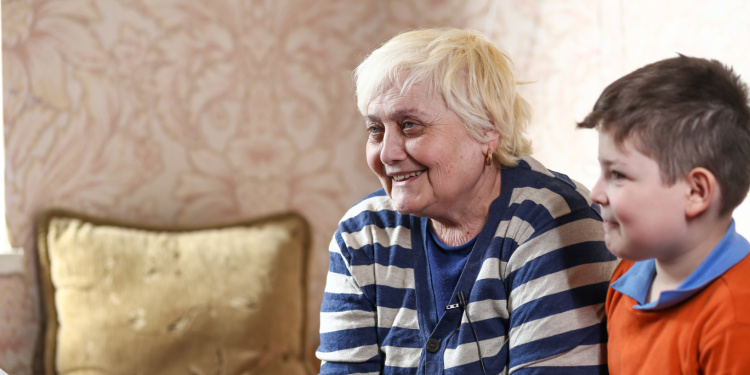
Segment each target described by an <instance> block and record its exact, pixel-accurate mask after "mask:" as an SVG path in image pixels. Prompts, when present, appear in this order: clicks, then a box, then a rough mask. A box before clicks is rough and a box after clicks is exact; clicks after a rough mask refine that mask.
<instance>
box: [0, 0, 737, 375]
mask: <svg viewBox="0 0 750 375" xmlns="http://www.w3.org/2000/svg"><path fill="white" fill-rule="evenodd" d="M748 16H750V6H749V5H747V4H745V2H743V1H741V0H731V1H730V0H726V1H716V2H710V3H709V2H702V1H698V0H688V1H677V0H668V1H662V2H659V3H658V4H653V2H650V1H646V0H638V1H622V0H620V1H612V2H599V1H596V0H576V1H566V2H559V1H552V0H548V1H533V2H530V1H522V0H500V1H498V0H494V1H493V0H471V1H466V0H420V1H411V0H382V1H375V0H372V1H337V0H318V1H314V2H311V1H305V0H279V1H270V0H232V1H186V0H158V1H149V0H2V37H3V50H2V51H3V52H2V53H3V81H4V82H3V99H4V103H3V105H4V131H5V138H6V149H5V153H6V176H5V183H6V197H5V198H6V205H7V214H6V216H7V221H8V226H9V234H10V237H11V242H12V243H13V245H14V246H23V247H24V248H25V249H26V254H27V257H26V262H27V272H26V273H24V274H23V275H11V276H0V368H2V369H4V370H5V371H6V372H8V373H11V374H14V375H15V374H29V373H30V372H31V358H32V353H33V349H34V345H35V340H36V336H37V334H38V330H39V315H40V312H39V303H38V301H37V299H38V293H37V284H36V274H35V271H34V266H33V265H34V263H35V261H36V260H35V257H36V255H35V249H34V244H33V237H32V232H33V220H34V217H35V215H36V214H38V213H39V212H40V211H41V210H43V209H45V208H47V207H53V206H54V207H63V208H68V209H73V210H76V211H82V212H86V213H89V214H92V215H97V216H107V217H111V218H117V219H121V220H128V221H133V222H140V223H150V224H162V225H189V226H195V225H209V224H217V223H221V222H230V221H235V220H240V219H245V218H252V217H257V216H260V215H263V214H266V213H271V212H277V211H284V210H295V211H298V212H300V213H302V214H303V215H305V216H306V217H307V218H308V219H309V220H310V221H311V223H312V225H313V227H314V245H315V248H314V254H313V257H312V259H311V263H310V268H309V269H310V290H309V293H310V299H311V301H312V303H311V305H312V306H311V308H310V311H309V316H310V320H311V327H310V332H309V333H310V337H311V338H310V342H309V348H308V349H309V350H308V351H309V353H310V356H311V357H312V352H313V351H314V348H315V347H316V340H317V320H318V316H317V315H318V312H317V310H318V306H319V302H320V300H321V298H322V290H323V283H324V280H325V272H326V269H327V264H328V254H327V244H328V242H329V240H330V237H331V235H332V233H333V231H334V230H335V227H336V223H337V221H338V219H339V218H340V216H341V215H342V214H343V213H344V211H345V210H346V209H347V208H348V207H349V206H351V205H352V204H354V203H355V202H356V201H357V200H359V199H360V198H361V197H363V196H364V195H365V194H367V193H369V192H370V191H372V190H375V189H377V188H378V187H379V185H378V183H377V180H376V179H375V178H374V177H373V176H372V175H371V172H370V171H369V170H368V168H367V166H366V164H365V161H364V149H363V146H364V140H365V131H364V126H362V121H361V120H360V118H359V115H358V113H357V111H356V108H355V103H354V98H353V87H352V86H353V85H352V82H351V71H352V69H353V68H354V67H356V65H357V64H358V63H359V61H361V59H362V58H363V57H364V56H365V55H366V54H367V53H368V52H369V51H370V50H372V49H373V48H375V47H376V46H377V45H378V44H379V43H381V42H383V41H384V40H386V39H388V38H389V37H391V36H393V35H395V34H396V33H398V32H400V31H404V30H408V29H413V28H417V27H428V26H456V27H464V28H473V29H478V30H480V31H483V32H485V33H486V34H487V35H489V36H490V38H492V39H493V40H495V41H496V42H497V43H498V45H499V46H500V47H501V48H503V49H505V50H507V51H508V52H509V53H510V55H511V56H512V57H513V58H514V60H515V61H516V64H517V68H518V70H519V72H520V74H521V77H522V78H523V79H524V80H526V81H528V82H529V84H528V85H526V86H525V87H524V89H523V90H524V93H525V95H526V97H527V99H528V100H529V101H530V102H531V103H532V105H533V106H534V107H535V116H536V117H535V120H534V123H533V125H532V130H531V135H532V138H533V139H534V142H535V150H536V156H537V157H538V158H539V159H541V160H542V161H543V162H545V163H547V164H548V165H549V166H550V167H551V168H554V169H556V170H558V171H561V172H563V173H567V174H569V175H570V176H571V177H574V178H576V179H579V180H581V181H582V182H584V183H586V184H587V185H589V186H590V185H591V184H593V182H594V181H595V179H596V175H597V173H598V167H597V164H596V136H595V134H593V132H588V133H587V132H579V131H575V130H574V127H575V121H576V120H580V119H582V117H583V116H584V115H585V114H586V111H588V109H589V108H590V107H591V105H592V104H593V102H594V100H595V99H596V97H597V96H598V94H599V92H600V91H601V89H602V88H603V87H604V86H605V85H606V84H608V83H609V82H610V81H611V80H613V79H615V78H617V77H618V76H620V75H622V74H624V73H626V72H629V71H630V70H632V69H634V68H636V67H639V66H641V65H643V64H645V63H647V62H651V61H654V60H657V59H660V58H663V57H668V56H673V55H674V53H675V52H682V53H686V54H692V55H700V56H707V57H715V58H718V59H720V60H722V61H724V62H726V63H730V64H732V65H735V67H736V68H737V70H738V71H740V72H748V74H750V52H748V51H747V49H745V48H738V47H737V46H740V45H742V44H743V43H744V42H745V41H747V40H750V35H749V34H750V28H748V27H747V26H746V25H745V24H746V20H747V19H748ZM743 212H744V208H743V209H741V212H740V213H739V215H746V214H744V213H743ZM738 221H741V219H739V218H738ZM745 221H748V224H749V225H750V220H745Z"/></svg>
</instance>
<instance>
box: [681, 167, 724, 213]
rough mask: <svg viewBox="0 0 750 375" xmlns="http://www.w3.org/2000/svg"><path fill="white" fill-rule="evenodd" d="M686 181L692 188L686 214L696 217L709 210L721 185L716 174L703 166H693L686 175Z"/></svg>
mask: <svg viewBox="0 0 750 375" xmlns="http://www.w3.org/2000/svg"><path fill="white" fill-rule="evenodd" d="M685 181H686V182H687V184H688V187H689V188H690V191H689V193H688V199H687V202H686V206H685V214H686V215H687V217H688V218H694V217H696V216H698V215H700V214H701V213H703V212H705V211H706V210H708V208H709V207H711V204H712V203H713V201H714V198H717V197H718V194H719V191H718V190H719V185H718V183H717V182H716V176H714V174H713V173H711V171H709V170H708V169H706V168H703V167H696V168H693V169H692V170H691V171H690V172H688V174H687V176H685Z"/></svg>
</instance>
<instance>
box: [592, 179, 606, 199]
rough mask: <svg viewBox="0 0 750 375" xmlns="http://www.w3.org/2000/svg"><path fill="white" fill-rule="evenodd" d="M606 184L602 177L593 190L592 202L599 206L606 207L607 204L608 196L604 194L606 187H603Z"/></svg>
mask: <svg viewBox="0 0 750 375" xmlns="http://www.w3.org/2000/svg"><path fill="white" fill-rule="evenodd" d="M603 184H604V181H603V179H602V177H601V176H600V177H599V178H598V179H597V180H596V183H595V184H594V187H593V188H591V200H592V201H593V202H594V203H596V204H598V205H602V206H603V205H606V204H607V203H608V202H607V195H606V194H605V193H604V187H603V186H602V185H603Z"/></svg>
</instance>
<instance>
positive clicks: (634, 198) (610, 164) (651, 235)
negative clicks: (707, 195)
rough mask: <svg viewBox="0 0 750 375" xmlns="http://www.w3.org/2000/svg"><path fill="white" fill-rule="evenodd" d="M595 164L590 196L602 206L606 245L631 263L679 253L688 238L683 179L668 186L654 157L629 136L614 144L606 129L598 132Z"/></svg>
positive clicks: (686, 196) (685, 194) (685, 191)
mask: <svg viewBox="0 0 750 375" xmlns="http://www.w3.org/2000/svg"><path fill="white" fill-rule="evenodd" d="M599 164H600V165H601V168H602V170H601V176H600V177H599V180H597V182H596V185H594V188H593V189H592V190H591V198H592V199H593V201H594V202H595V203H598V204H600V205H601V206H602V210H601V212H602V219H603V220H604V222H603V226H604V241H605V243H606V244H607V248H609V250H610V251H611V252H612V253H613V254H614V255H616V256H618V257H620V258H624V259H628V260H634V261H638V260H643V259H648V258H662V257H667V258H668V257H671V256H675V255H678V253H679V252H680V251H682V249H683V248H684V246H683V244H682V241H684V239H686V238H687V226H686V217H685V207H686V206H685V205H686V201H687V198H688V196H689V192H690V187H689V186H688V185H687V183H686V182H685V181H684V180H683V179H678V180H677V181H676V182H675V183H674V184H672V185H667V184H666V183H665V182H664V181H663V180H662V177H661V169H660V168H659V165H658V164H657V163H656V161H655V160H654V159H652V158H650V157H648V156H646V155H644V154H642V153H641V152H640V151H638V150H637V149H636V148H635V147H634V145H633V142H631V139H629V138H628V139H626V140H625V141H624V142H623V143H622V144H621V145H619V146H618V145H617V144H616V143H615V141H614V139H613V137H612V135H611V134H609V133H607V132H600V133H599Z"/></svg>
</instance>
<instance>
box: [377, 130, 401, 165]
mask: <svg viewBox="0 0 750 375" xmlns="http://www.w3.org/2000/svg"><path fill="white" fill-rule="evenodd" d="M404 159H406V151H405V149H404V137H403V136H402V135H401V134H399V133H398V132H396V131H392V130H385V134H384V135H383V145H382V148H381V149H380V161H381V162H382V163H383V164H393V163H395V162H397V161H401V160H404Z"/></svg>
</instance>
